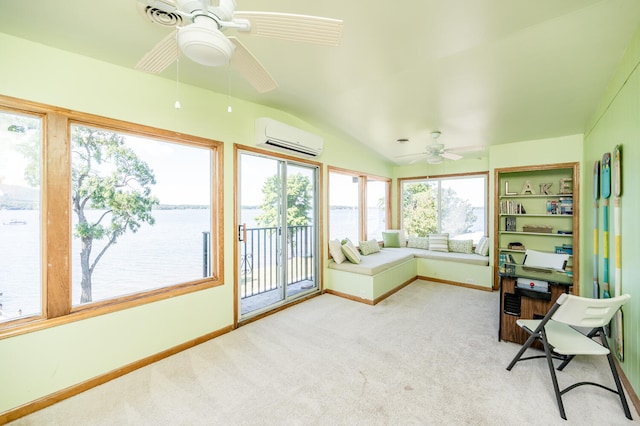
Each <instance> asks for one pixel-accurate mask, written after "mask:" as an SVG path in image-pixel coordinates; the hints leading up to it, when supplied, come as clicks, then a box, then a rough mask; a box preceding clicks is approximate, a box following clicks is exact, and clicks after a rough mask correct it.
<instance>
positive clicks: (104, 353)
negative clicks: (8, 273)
mask: <svg viewBox="0 0 640 426" xmlns="http://www.w3.org/2000/svg"><path fill="white" fill-rule="evenodd" d="M0 63H1V64H2V66H1V67H0V94H2V95H5V96H12V97H15V98H19V99H25V100H29V101H34V102H39V103H43V104H48V105H52V106H55V107H61V108H68V109H72V110H76V111H80V112H85V113H91V114H96V115H101V116H105V117H110V118H115V119H120V120H125V121H129V122H134V123H139V124H145V125H149V126H154V127H158V128H162V129H168V130H171V131H177V132H181V133H185V134H191V135H196V136H200V137H205V138H209V139H215V140H218V141H222V142H224V190H225V192H224V201H225V203H224V204H225V209H224V224H225V233H224V238H225V253H224V259H225V261H224V268H225V274H224V278H225V285H223V286H220V287H216V288H213V289H208V290H205V291H201V292H198V293H192V294H188V295H184V296H179V297H174V298H171V299H168V300H163V301H160V302H156V303H151V304H147V305H144V306H140V307H136V308H132V309H127V310H124V311H119V312H116V313H113V314H109V315H103V316H100V317H96V318H91V319H88V320H84V321H78V322H74V323H72V324H67V325H63V326H58V327H53V328H49V329H46V330H42V331H38V332H34V333H30V334H25V335H21V336H18V337H13V338H6V339H0V380H1V381H2V386H0V413H2V412H5V411H7V410H10V409H12V408H15V407H18V406H20V405H22V404H25V403H28V402H30V401H34V400H37V399H39V398H42V397H44V396H46V395H49V394H51V393H53V392H56V391H59V390H61V389H64V388H66V387H68V386H71V385H74V384H77V383H81V382H83V381H85V380H88V379H91V378H93V377H96V376H100V375H102V374H105V373H107V372H110V371H112V370H115V369H117V368H119V367H121V366H123V365H126V364H129V363H132V362H134V361H136V360H139V359H141V358H144V357H146V356H149V355H153V354H155V353H158V352H161V351H163V350H166V349H168V348H172V347H175V346H177V345H179V344H181V343H183V342H186V341H189V340H191V339H194V338H197V337H199V336H203V335H205V334H207V333H211V332H214V331H216V330H220V329H223V328H225V327H227V326H229V325H231V324H232V323H233V307H234V300H233V285H234V284H233V257H234V253H233V238H234V232H233V223H234V218H233V180H234V173H235V170H234V164H233V144H234V143H240V144H244V145H254V121H255V119H256V118H257V117H262V116H267V117H271V118H274V119H276V120H279V121H283V122H287V123H289V124H291V125H294V126H297V127H300V128H302V129H305V130H307V131H310V132H313V133H316V134H319V135H321V136H322V137H324V139H325V151H324V153H323V154H322V155H321V156H320V157H319V158H318V159H317V161H319V162H322V163H323V164H324V173H325V185H326V166H327V165H332V166H336V167H344V168H350V169H355V170H358V171H362V172H366V173H371V174H375V175H379V176H388V177H391V176H392V167H391V165H390V164H389V163H388V162H386V161H384V160H382V159H381V158H380V157H379V156H378V155H376V154H373V153H371V152H370V151H369V150H367V149H365V148H364V147H363V146H362V145H360V144H358V143H356V141H354V140H349V139H347V138H345V137H343V136H342V135H335V134H332V133H330V132H326V131H323V130H322V129H320V128H318V127H314V126H313V125H312V124H311V123H307V122H305V121H303V120H301V119H299V118H297V117H295V116H294V115H292V114H289V113H287V112H283V111H278V110H275V109H271V108H267V107H264V106H260V105H256V104H253V103H248V102H244V101H241V100H238V99H232V103H233V113H228V112H227V104H228V98H227V96H226V95H220V94H217V93H213V92H209V91H204V90H201V89H197V88H195V87H191V86H187V85H182V86H181V87H180V101H181V104H182V108H181V109H180V110H176V109H175V108H174V106H173V104H174V101H175V98H174V96H175V82H174V81H169V80H165V79H161V78H158V77H156V76H153V75H148V74H144V73H140V72H136V71H133V70H130V69H126V68H121V67H116V66H113V65H111V64H107V63H104V62H100V61H96V60H93V59H90V58H86V57H82V56H77V55H73V54H70V53H68V52H65V51H61V50H57V49H52V48H49V47H46V46H43V45H39V44H34V43H31V42H28V41H26V40H22V39H19V38H14V37H9V36H6V35H3V34H1V33H0ZM353 159H357V160H356V161H354V160H353ZM324 193H325V194H326V188H325V191H324ZM324 201H325V205H324V206H323V211H324V212H325V214H326V209H327V207H326V197H325V199H324ZM324 240H325V241H326V240H327V236H326V229H325V236H324Z"/></svg>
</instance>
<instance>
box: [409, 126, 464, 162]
mask: <svg viewBox="0 0 640 426" xmlns="http://www.w3.org/2000/svg"><path fill="white" fill-rule="evenodd" d="M440 135H442V133H441V132H439V131H433V132H431V139H433V143H431V144H429V145H427V148H426V151H425V152H421V153H419V154H409V155H401V156H398V157H396V158H402V157H416V159H414V160H413V161H411V163H415V162H416V161H419V160H420V158H422V157H426V160H427V163H429V164H440V163H442V161H443V160H444V159H445V158H446V159H447V160H454V161H455V160H460V159H462V158H463V157H462V155H460V154H456V153H455V152H451V151H447V150H445V149H444V144H441V143H438V138H439V137H440Z"/></svg>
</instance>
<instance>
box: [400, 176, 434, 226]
mask: <svg viewBox="0 0 640 426" xmlns="http://www.w3.org/2000/svg"><path fill="white" fill-rule="evenodd" d="M436 207H437V206H436V198H435V195H434V194H433V189H432V187H431V186H430V185H427V184H426V183H412V184H408V185H406V186H405V188H404V191H403V193H402V212H403V218H402V225H403V228H404V229H405V231H406V232H407V235H417V236H426V235H429V234H433V233H435V232H437V231H438V215H437V208H436Z"/></svg>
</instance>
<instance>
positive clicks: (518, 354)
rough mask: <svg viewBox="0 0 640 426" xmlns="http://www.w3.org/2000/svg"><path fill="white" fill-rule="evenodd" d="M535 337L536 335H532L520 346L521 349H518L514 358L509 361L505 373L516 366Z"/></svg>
mask: <svg viewBox="0 0 640 426" xmlns="http://www.w3.org/2000/svg"><path fill="white" fill-rule="evenodd" d="M537 337H538V336H537V334H532V335H530V336H529V338H528V339H527V341H526V342H524V345H522V347H521V348H520V350H519V351H518V353H517V354H516V356H514V357H513V359H512V360H511V363H510V364H509V366H508V367H507V371H511V369H512V368H513V366H514V365H516V362H518V361H519V360H520V357H521V356H522V355H523V354H524V353H525V352H526V351H527V349H529V346H531V345H532V344H533V342H534V341H535V340H536V338H537Z"/></svg>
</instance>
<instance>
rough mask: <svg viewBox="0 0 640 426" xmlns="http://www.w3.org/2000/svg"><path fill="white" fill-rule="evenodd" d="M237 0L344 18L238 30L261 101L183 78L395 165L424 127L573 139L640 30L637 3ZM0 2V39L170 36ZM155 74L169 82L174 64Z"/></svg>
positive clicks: (102, 45) (116, 52) (186, 64)
mask: <svg viewBox="0 0 640 426" xmlns="http://www.w3.org/2000/svg"><path fill="white" fill-rule="evenodd" d="M214 1H215V0H214ZM237 3H238V7H237V9H238V10H243V11H247V10H264V11H273V12H288V13H299V14H306V15H319V16H326V17H331V18H338V19H342V20H344V34H343V39H342V43H341V45H340V46H338V47H326V46H316V45H308V44H301V43H296V42H291V41H283V40H275V39H268V38H259V37H253V36H247V35H244V36H243V35H242V34H240V33H238V37H239V38H241V39H242V42H243V43H244V44H245V45H246V46H247V47H248V48H249V49H250V50H251V51H252V52H253V53H254V54H255V56H257V57H258V59H259V60H260V61H261V62H262V63H263V64H264V66H265V67H266V68H267V69H268V70H269V71H270V72H271V74H272V75H273V77H274V78H275V79H276V80H277V82H278V84H279V87H278V89H276V90H274V91H272V92H268V93H264V94H259V93H256V92H255V90H253V88H252V87H251V86H250V85H249V84H248V83H246V82H245V81H244V80H243V79H242V78H241V77H240V76H239V75H238V74H236V73H234V72H233V70H232V71H231V77H230V81H229V74H228V73H229V70H228V69H227V68H226V67H223V68H221V69H220V68H206V67H203V66H201V65H197V64H194V63H191V62H190V61H189V60H187V59H185V60H182V61H181V62H180V80H181V81H182V82H183V83H187V84H193V85H196V86H200V87H203V88H206V89H209V90H213V91H216V92H220V93H225V94H226V93H227V92H228V91H229V90H230V92H231V95H232V96H234V97H238V98H242V99H246V100H249V101H252V102H256V103H259V104H264V105H267V106H271V107H275V108H279V109H283V110H285V111H289V112H291V113H293V114H295V115H297V116H299V117H301V118H303V119H305V120H308V121H309V122H310V123H312V124H315V125H317V126H320V127H324V128H328V129H332V130H334V131H337V132H339V133H343V134H346V135H349V136H350V137H352V138H354V139H355V140H357V141H360V142H361V143H363V144H365V145H367V146H369V147H371V149H373V150H375V151H377V152H379V153H380V154H382V155H383V156H385V157H387V158H389V159H390V160H391V161H394V162H396V163H398V164H403V163H408V162H409V161H411V160H412V157H411V156H408V157H407V155H408V154H414V153H420V152H424V150H425V147H426V145H427V144H428V143H430V142H431V139H430V136H429V134H430V132H431V131H434V130H439V131H441V132H442V136H441V138H440V140H439V142H441V143H444V144H445V146H446V147H447V148H448V149H451V150H456V149H461V150H463V151H464V150H467V151H469V149H468V147H476V148H481V147H486V146H488V145H491V144H501V143H508V142H515V141H524V140H531V139H540V138H546V137H554V136H563V135H569V134H576V133H582V132H583V131H584V130H585V126H586V124H587V121H588V120H589V118H590V117H591V115H592V114H593V113H594V111H595V109H596V107H597V105H598V102H599V100H600V99H601V97H602V95H603V94H604V91H605V89H606V86H607V84H608V82H609V81H610V79H611V78H612V76H613V72H614V70H615V69H616V67H617V66H618V65H619V61H620V60H621V58H622V55H623V53H624V51H625V49H626V48H627V46H628V44H629V42H630V40H631V38H632V36H633V34H634V32H635V31H636V30H637V29H638V28H639V26H640V1H637V0H562V1H558V0H536V1H531V0H508V1H505V0H398V1H395V2H381V1H364V0H349V1H342V0H324V1H321V2H318V1H300V0H271V1H269V2H266V1H259V0H237ZM0 4H1V5H2V8H1V12H2V13H0V32H4V33H7V34H11V35H14V36H17V37H22V38H25V39H28V40H32V41H35V42H38V43H42V44H45V45H49V46H53V47H56V48H59V49H63V50H68V51H71V52H75V53H79V54H82V55H86V56H89V57H93V58H96V59H99V60H102V61H106V62H111V63H114V64H117V65H120V66H123V67H128V68H133V67H134V66H135V65H136V63H137V62H138V60H139V59H140V58H141V57H142V56H143V55H144V54H145V53H146V52H147V51H148V50H149V49H151V47H152V46H154V45H155V43H156V42H157V41H159V40H160V39H161V38H162V37H163V36H164V35H165V34H167V33H168V32H169V30H168V29H166V28H163V27H160V26H158V25H156V24H152V23H151V22H149V21H148V20H146V19H145V18H143V16H142V14H141V13H140V11H139V7H138V2H137V1H136V0H105V1H101V2H98V1H87V0H56V1H52V0H28V1H8V0H4V1H2V2H1V3H0ZM161 75H162V76H164V77H166V78H168V79H175V67H174V66H171V67H169V68H168V69H167V70H166V71H164V72H163V73H162V74H161ZM398 138H408V139H410V141H409V142H407V143H405V144H398V143H396V142H395V141H396V139H398ZM398 157H401V158H398Z"/></svg>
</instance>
